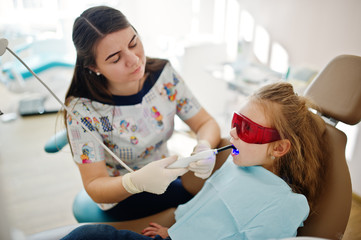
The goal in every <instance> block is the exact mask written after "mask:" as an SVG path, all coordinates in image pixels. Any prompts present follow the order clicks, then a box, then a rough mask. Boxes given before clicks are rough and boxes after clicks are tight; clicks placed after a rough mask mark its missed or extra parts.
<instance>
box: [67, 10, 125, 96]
mask: <svg viewBox="0 0 361 240" xmlns="http://www.w3.org/2000/svg"><path fill="white" fill-rule="evenodd" d="M129 26H131V25H130V23H129V21H128V20H127V18H126V17H125V16H124V15H123V14H122V13H121V12H120V11H119V10H116V9H114V8H110V7H106V6H98V7H92V8H89V9H87V10H85V11H84V12H83V13H82V14H81V15H80V16H79V17H78V18H77V19H76V20H75V22H74V25H73V43H74V46H75V49H76V63H75V69H74V75H73V79H72V81H71V85H70V87H69V89H68V92H67V94H66V97H65V98H66V103H68V102H69V101H70V98H69V97H84V98H89V99H92V100H96V101H101V102H109V103H111V94H110V91H109V90H108V83H107V80H106V79H105V77H104V76H102V75H99V76H97V75H96V74H95V73H94V72H92V71H91V70H90V68H89V67H94V66H96V63H95V59H96V47H97V45H98V43H99V42H100V40H102V39H103V38H104V37H105V36H107V34H110V33H113V32H116V31H119V30H122V29H125V28H127V27H129Z"/></svg>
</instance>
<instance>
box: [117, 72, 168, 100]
mask: <svg viewBox="0 0 361 240" xmlns="http://www.w3.org/2000/svg"><path fill="white" fill-rule="evenodd" d="M162 71H163V69H162V70H160V71H158V72H153V73H150V74H149V76H148V77H147V79H145V81H144V84H143V87H142V89H141V90H140V91H139V92H138V93H136V94H134V95H130V96H118V95H113V101H114V105H115V106H128V105H135V104H138V103H141V102H142V100H143V97H144V96H145V95H146V94H147V93H148V92H149V91H150V89H151V88H152V87H153V86H154V84H155V83H156V82H157V80H158V78H159V76H160V74H161V73H162Z"/></svg>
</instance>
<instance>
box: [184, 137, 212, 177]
mask: <svg viewBox="0 0 361 240" xmlns="http://www.w3.org/2000/svg"><path fill="white" fill-rule="evenodd" d="M210 149H211V145H210V144H209V143H208V142H207V141H205V140H200V141H199V142H198V144H197V146H196V147H195V148H194V151H193V154H196V153H199V152H202V151H205V150H210ZM193 154H192V155H193ZM215 163H216V156H215V155H212V156H211V157H209V158H207V159H202V160H198V161H196V162H192V163H190V164H189V166H188V169H189V170H191V171H192V172H194V175H196V176H197V177H199V178H202V179H206V178H208V177H209V176H210V175H211V174H212V171H213V168H214V165H215Z"/></svg>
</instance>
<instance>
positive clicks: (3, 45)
mask: <svg viewBox="0 0 361 240" xmlns="http://www.w3.org/2000/svg"><path fill="white" fill-rule="evenodd" d="M8 44H9V42H8V40H7V39H5V38H0V56H2V55H3V54H4V53H5V52H6V50H8V51H9V52H10V53H11V54H12V55H14V57H15V58H16V59H18V60H19V61H20V62H21V63H22V64H23V65H24V67H26V69H27V70H28V71H29V72H30V73H31V74H32V75H33V76H34V77H35V78H36V79H37V80H38V81H39V82H40V83H41V84H42V85H43V86H44V87H45V88H46V89H47V90H48V91H49V92H50V93H51V95H52V96H53V97H54V98H55V99H56V100H57V101H58V102H59V103H60V105H61V106H62V107H63V108H64V109H65V110H66V111H67V112H68V114H69V115H70V116H71V117H72V118H74V119H75V120H76V121H77V122H78V123H79V124H81V125H82V127H83V128H84V129H85V130H86V131H87V132H88V133H89V134H90V135H91V136H92V137H93V138H94V139H95V140H96V141H97V142H98V143H99V144H100V145H101V146H102V147H103V148H104V149H105V150H106V151H107V152H108V153H109V154H110V155H111V156H112V157H113V158H114V159H116V160H117V161H118V162H119V163H120V165H122V166H123V167H124V168H125V169H127V170H128V171H129V172H133V171H134V170H133V169H131V168H130V167H128V165H126V164H125V163H124V162H123V161H122V160H121V159H119V158H118V157H117V156H116V155H115V154H114V153H113V152H112V151H111V150H110V149H109V148H108V147H107V146H106V145H105V144H104V143H103V142H102V141H101V140H99V139H98V138H97V137H96V136H95V134H94V133H93V132H91V131H90V130H89V129H88V127H87V126H86V125H85V124H84V123H83V122H82V121H81V120H80V119H79V117H77V116H76V115H75V114H74V113H73V112H72V111H71V110H70V109H69V108H68V107H67V106H65V104H64V103H63V102H62V101H61V100H60V99H59V98H58V96H56V95H55V93H54V92H53V91H52V90H51V89H50V88H49V87H48V86H47V85H46V84H45V83H44V82H43V81H42V80H41V79H40V78H39V76H38V75H37V74H36V73H35V72H34V71H33V70H31V68H30V67H28V65H27V64H26V63H25V62H24V61H23V60H22V59H21V58H20V57H19V56H18V55H16V53H14V52H13V51H12V50H11V49H10V48H8Z"/></svg>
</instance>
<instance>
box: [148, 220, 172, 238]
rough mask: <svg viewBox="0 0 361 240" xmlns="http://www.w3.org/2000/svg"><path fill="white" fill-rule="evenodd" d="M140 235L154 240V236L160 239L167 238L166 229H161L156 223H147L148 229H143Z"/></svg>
mask: <svg viewBox="0 0 361 240" xmlns="http://www.w3.org/2000/svg"><path fill="white" fill-rule="evenodd" d="M142 234H143V235H145V236H148V237H152V238H154V237H155V236H156V235H159V236H161V237H162V238H166V237H168V236H169V235H168V228H166V227H163V226H162V225H159V224H157V223H149V227H147V228H144V230H143V231H142Z"/></svg>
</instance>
